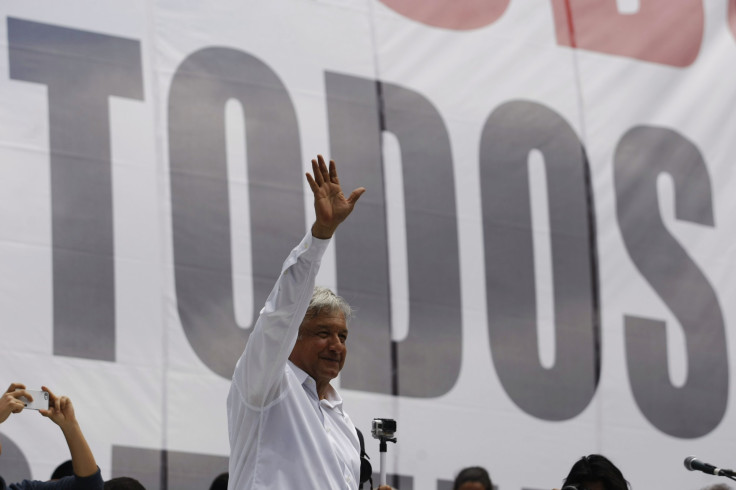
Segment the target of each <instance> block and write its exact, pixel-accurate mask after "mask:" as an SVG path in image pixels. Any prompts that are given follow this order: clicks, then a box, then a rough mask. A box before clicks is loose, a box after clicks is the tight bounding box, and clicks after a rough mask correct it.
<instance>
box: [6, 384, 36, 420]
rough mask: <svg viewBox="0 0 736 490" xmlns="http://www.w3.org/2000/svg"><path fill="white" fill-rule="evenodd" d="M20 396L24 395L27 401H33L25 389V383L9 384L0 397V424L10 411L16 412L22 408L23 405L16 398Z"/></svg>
mask: <svg viewBox="0 0 736 490" xmlns="http://www.w3.org/2000/svg"><path fill="white" fill-rule="evenodd" d="M21 396H25V397H26V398H27V399H28V401H33V397H32V396H31V394H30V393H28V392H27V391H26V387H25V385H22V384H20V383H13V384H11V385H10V386H9V387H8V389H7V390H6V391H5V393H3V396H2V397H0V424H1V423H3V422H5V420H6V419H7V418H8V417H10V414H11V413H18V412H21V411H22V410H23V408H24V407H25V405H24V404H23V402H22V401H20V400H18V398H20V397H21Z"/></svg>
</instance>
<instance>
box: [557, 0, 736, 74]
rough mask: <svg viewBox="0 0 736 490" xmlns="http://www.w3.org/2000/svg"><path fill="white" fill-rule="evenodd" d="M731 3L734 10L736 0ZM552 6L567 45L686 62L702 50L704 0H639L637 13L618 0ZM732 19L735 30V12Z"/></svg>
mask: <svg viewBox="0 0 736 490" xmlns="http://www.w3.org/2000/svg"><path fill="white" fill-rule="evenodd" d="M730 6H731V10H730V12H733V10H734V0H731V3H730ZM552 8H553V11H554V21H555V30H556V32H557V42H558V43H559V44H560V45H562V46H571V47H574V48H580V49H586V50H590V51H597V52H600V53H607V54H613V55H618V56H626V57H629V58H635V59H638V60H642V61H650V62H652V63H661V64H664V65H672V66H680V67H684V66H688V65H690V64H691V63H692V62H693V61H695V58H697V56H698V53H699V52H700V45H701V43H702V40H703V29H704V13H703V4H702V2H695V1H693V0H639V11H638V12H636V13H633V14H622V13H620V12H619V10H618V7H617V4H616V0H596V1H591V0H552ZM729 18H730V19H731V28H732V29H735V28H734V21H733V15H731V16H730V17H729ZM735 32H736V31H735Z"/></svg>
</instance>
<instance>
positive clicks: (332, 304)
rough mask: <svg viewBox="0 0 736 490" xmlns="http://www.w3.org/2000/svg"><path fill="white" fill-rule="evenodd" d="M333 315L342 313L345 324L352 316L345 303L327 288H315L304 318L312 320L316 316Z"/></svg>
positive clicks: (351, 311)
mask: <svg viewBox="0 0 736 490" xmlns="http://www.w3.org/2000/svg"><path fill="white" fill-rule="evenodd" d="M334 313H342V314H343V316H345V323H347V322H348V320H350V318H352V316H353V309H352V308H351V307H350V305H349V304H348V302H347V301H345V300H344V299H343V298H341V297H340V296H338V295H336V294H335V293H333V292H332V290H330V289H329V288H326V287H323V286H315V287H314V292H313V293H312V299H311V300H310V301H309V307H308V308H307V313H306V314H305V315H304V318H314V317H316V316H318V315H323V314H334Z"/></svg>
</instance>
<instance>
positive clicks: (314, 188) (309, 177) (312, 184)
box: [306, 172, 319, 192]
mask: <svg viewBox="0 0 736 490" xmlns="http://www.w3.org/2000/svg"><path fill="white" fill-rule="evenodd" d="M306 175H307V182H308V183H309V188H310V189H312V192H317V191H318V190H319V187H318V186H317V182H315V181H314V179H313V178H312V174H310V173H309V172H307V174H306Z"/></svg>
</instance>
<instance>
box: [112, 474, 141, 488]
mask: <svg viewBox="0 0 736 490" xmlns="http://www.w3.org/2000/svg"><path fill="white" fill-rule="evenodd" d="M104 489H105V490H146V487H144V486H143V485H141V482H139V481H138V480H136V479H135V478H130V477H128V476H120V477H118V478H113V479H112V480H107V481H106V482H105V487H104Z"/></svg>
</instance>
